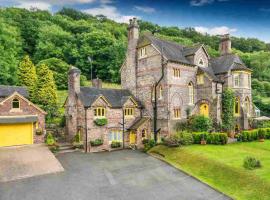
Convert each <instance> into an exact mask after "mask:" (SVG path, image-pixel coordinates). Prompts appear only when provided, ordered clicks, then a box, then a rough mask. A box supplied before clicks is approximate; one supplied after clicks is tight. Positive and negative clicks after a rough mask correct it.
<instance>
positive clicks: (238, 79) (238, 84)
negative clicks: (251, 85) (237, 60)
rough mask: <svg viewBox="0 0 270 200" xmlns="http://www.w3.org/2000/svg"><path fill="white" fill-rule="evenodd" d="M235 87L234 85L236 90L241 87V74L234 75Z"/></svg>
mask: <svg viewBox="0 0 270 200" xmlns="http://www.w3.org/2000/svg"><path fill="white" fill-rule="evenodd" d="M236 81H237V82H236ZM233 85H234V87H235V88H239V87H240V73H234V74H233Z"/></svg>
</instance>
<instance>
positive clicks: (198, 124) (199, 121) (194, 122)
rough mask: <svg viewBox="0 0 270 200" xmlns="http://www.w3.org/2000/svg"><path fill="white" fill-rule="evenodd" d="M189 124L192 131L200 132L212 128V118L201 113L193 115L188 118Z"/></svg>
mask: <svg viewBox="0 0 270 200" xmlns="http://www.w3.org/2000/svg"><path fill="white" fill-rule="evenodd" d="M189 126H190V129H191V130H192V131H195V132H202V131H208V130H210V129H212V128H213V123H212V120H211V119H210V118H208V117H205V116H203V115H195V116H192V117H191V118H190V119H189Z"/></svg>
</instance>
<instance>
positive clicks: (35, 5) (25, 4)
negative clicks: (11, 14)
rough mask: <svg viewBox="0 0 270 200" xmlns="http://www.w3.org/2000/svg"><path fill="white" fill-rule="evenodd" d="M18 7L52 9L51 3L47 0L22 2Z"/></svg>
mask: <svg viewBox="0 0 270 200" xmlns="http://www.w3.org/2000/svg"><path fill="white" fill-rule="evenodd" d="M16 7H18V8H25V9H28V10H30V9H32V8H37V9H40V10H50V9H51V4H49V3H46V2H38V1H36V2H21V3H20V4H18V5H17V6H16Z"/></svg>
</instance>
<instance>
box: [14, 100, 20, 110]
mask: <svg viewBox="0 0 270 200" xmlns="http://www.w3.org/2000/svg"><path fill="white" fill-rule="evenodd" d="M12 108H13V109H20V101H19V100H18V99H13V101H12Z"/></svg>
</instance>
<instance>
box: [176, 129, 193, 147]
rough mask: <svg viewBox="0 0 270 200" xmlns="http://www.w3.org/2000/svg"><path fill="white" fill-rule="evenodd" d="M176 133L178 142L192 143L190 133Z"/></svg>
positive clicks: (183, 143)
mask: <svg viewBox="0 0 270 200" xmlns="http://www.w3.org/2000/svg"><path fill="white" fill-rule="evenodd" d="M177 135H179V136H178V137H179V143H180V144H182V145H190V144H193V143H194V139H193V136H192V133H190V132H187V131H184V132H178V133H177Z"/></svg>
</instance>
